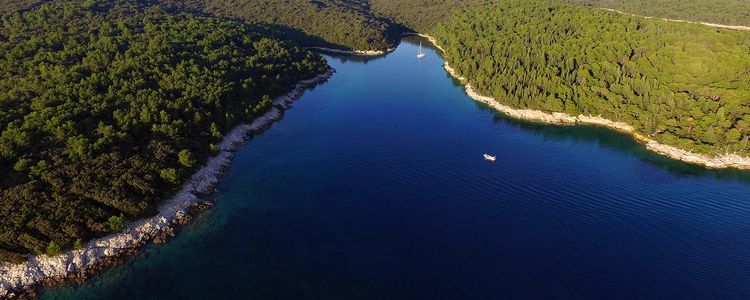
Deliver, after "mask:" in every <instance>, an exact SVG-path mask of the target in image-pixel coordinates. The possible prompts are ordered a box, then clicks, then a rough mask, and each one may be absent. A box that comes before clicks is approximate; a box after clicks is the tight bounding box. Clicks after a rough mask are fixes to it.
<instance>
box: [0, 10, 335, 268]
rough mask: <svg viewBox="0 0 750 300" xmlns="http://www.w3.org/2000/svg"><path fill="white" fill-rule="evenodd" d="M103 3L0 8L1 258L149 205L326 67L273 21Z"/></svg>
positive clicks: (76, 238)
mask: <svg viewBox="0 0 750 300" xmlns="http://www.w3.org/2000/svg"><path fill="white" fill-rule="evenodd" d="M101 9H102V6H99V5H96V3H94V2H93V1H84V2H83V3H81V2H78V1H76V2H72V3H54V4H45V5H42V6H41V7H39V8H36V9H34V10H31V11H29V12H24V13H19V14H13V15H11V16H8V17H5V18H2V19H0V54H2V56H1V57H0V73H1V75H0V76H2V80H0V173H1V174H3V176H2V177H0V260H7V259H19V258H20V255H19V254H26V253H39V252H45V251H48V250H50V249H51V251H54V252H59V250H60V247H62V248H70V247H73V246H75V245H76V244H79V245H80V241H81V240H85V239H88V238H90V237H92V236H96V235H100V234H104V233H106V232H109V231H111V230H115V227H117V226H119V225H118V224H121V220H122V216H124V217H130V218H132V217H137V216H143V215H147V214H150V213H153V212H154V208H155V204H156V203H157V202H158V201H160V200H163V199H164V198H165V197H167V196H169V195H170V194H171V193H173V192H174V190H175V189H176V188H177V187H178V186H179V185H180V184H181V182H182V181H183V180H184V179H185V178H186V177H187V176H189V175H190V174H191V171H192V170H194V169H195V168H196V167H198V166H199V164H200V163H201V162H202V161H203V160H204V159H205V158H206V157H208V156H209V154H210V153H211V151H212V150H215V148H216V147H215V146H214V143H216V142H217V141H218V140H219V139H220V138H221V136H222V134H223V133H224V132H226V131H227V130H229V129H230V128H231V127H233V126H234V125H236V124H237V123H239V122H242V121H248V120H250V119H252V118H253V117H254V116H256V115H258V114H259V113H261V112H262V111H263V110H264V109H265V108H266V107H267V106H268V105H269V102H270V99H271V98H272V97H274V96H276V95H279V94H281V93H284V92H286V91H287V90H288V89H289V88H290V86H291V85H292V84H294V83H295V82H297V81H299V80H301V79H305V78H309V77H311V76H313V75H315V74H318V73H321V72H323V71H324V70H325V69H326V68H327V66H326V64H325V61H324V60H323V59H322V58H321V57H320V56H319V55H317V54H314V53H312V52H309V51H304V50H302V49H301V48H299V47H298V46H295V45H294V44H291V43H289V42H284V41H280V40H278V39H275V38H269V36H274V33H272V32H270V31H268V29H265V28H260V27H254V26H249V25H244V24H241V23H237V22H231V21H221V20H217V19H211V18H203V17H192V18H188V17H171V16H165V15H161V14H152V15H142V16H138V17H134V18H130V19H126V18H122V19H118V20H117V21H109V20H110V19H109V18H106V17H103V16H106V12H103V11H101ZM113 226H114V227H113Z"/></svg>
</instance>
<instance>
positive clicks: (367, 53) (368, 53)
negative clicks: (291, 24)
mask: <svg viewBox="0 0 750 300" xmlns="http://www.w3.org/2000/svg"><path fill="white" fill-rule="evenodd" d="M304 48H305V49H311V50H318V51H323V52H329V53H336V54H344V55H356V56H380V55H384V54H386V53H389V52H393V51H394V50H396V47H393V48H388V49H386V50H340V49H333V48H325V47H304Z"/></svg>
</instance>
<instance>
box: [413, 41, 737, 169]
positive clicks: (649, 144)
mask: <svg viewBox="0 0 750 300" xmlns="http://www.w3.org/2000/svg"><path fill="white" fill-rule="evenodd" d="M418 35H420V36H423V37H425V38H427V39H428V40H430V42H432V43H433V44H434V45H435V47H437V48H438V49H440V50H441V51H443V53H445V50H444V49H443V48H442V47H440V45H439V44H438V43H437V40H436V39H435V38H434V37H432V36H429V35H425V34H418ZM444 67H445V70H446V71H448V73H449V74H450V75H451V76H453V77H454V78H456V79H457V80H459V81H461V82H462V83H464V84H465V85H464V87H465V88H466V94H467V95H469V97H471V98H472V99H474V100H475V101H477V102H481V103H484V104H487V105H488V106H490V107H491V108H494V109H496V110H498V111H500V112H502V113H504V114H506V115H508V116H510V117H513V118H517V119H522V120H529V121H536V122H542V123H549V124H558V125H575V124H587V125H596V126H604V127H607V128H610V129H614V130H617V131H620V132H623V133H626V134H629V135H631V136H633V138H634V139H636V140H637V141H639V142H641V143H644V144H646V148H647V149H649V150H651V151H654V152H656V153H658V154H661V155H664V156H667V157H669V158H672V159H676V160H680V161H684V162H687V163H692V164H698V165H703V166H705V167H708V168H736V169H742V170H750V157H744V156H740V155H737V154H731V153H727V154H724V155H719V156H710V155H705V154H699V153H694V152H691V151H688V150H684V149H680V148H677V147H674V146H669V145H664V144H661V143H659V142H657V141H655V140H653V139H650V138H648V137H646V136H644V135H642V134H640V133H638V132H637V131H636V130H635V128H633V126H631V125H629V124H626V123H623V122H615V121H612V120H609V119H605V118H602V117H598V116H587V115H577V116H572V115H569V114H566V113H560V112H552V113H548V112H544V111H541V110H535V109H517V108H513V107H510V106H508V105H504V104H501V103H500V102H498V101H497V100H495V99H494V98H492V97H488V96H483V95H480V94H479V93H477V92H476V91H475V90H474V87H472V85H471V83H469V81H468V80H467V79H466V78H465V77H463V76H461V75H460V74H458V72H456V70H455V69H453V68H452V67H451V66H450V65H449V64H448V63H447V62H446V63H445V65H444Z"/></svg>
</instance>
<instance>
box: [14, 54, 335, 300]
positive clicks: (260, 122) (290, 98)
mask: <svg viewBox="0 0 750 300" xmlns="http://www.w3.org/2000/svg"><path fill="white" fill-rule="evenodd" d="M334 73H335V70H334V69H333V68H329V69H328V71H326V72H324V73H322V74H318V75H317V76H314V77H312V78H310V79H306V80H302V81H299V82H298V83H297V84H296V85H295V86H294V88H293V89H292V90H291V91H290V92H289V93H287V94H285V95H282V96H279V97H276V98H275V99H274V100H273V106H272V107H271V109H269V110H268V111H267V112H266V113H264V114H263V115H262V116H260V117H257V118H255V119H254V120H253V121H252V123H250V124H240V125H237V126H235V127H234V128H233V129H232V130H231V131H230V132H229V133H227V134H226V135H225V136H224V138H223V139H222V141H221V142H220V143H219V144H218V147H219V153H218V154H217V155H216V156H213V157H210V158H209V159H208V160H207V161H206V163H205V164H204V165H203V167H201V168H200V169H198V170H197V171H195V173H193V175H192V177H191V178H190V179H189V180H187V181H186V182H185V183H184V184H183V185H182V187H181V188H180V190H179V192H177V193H176V194H175V195H174V196H172V197H171V198H169V199H167V200H165V201H164V202H162V203H161V204H160V205H159V207H158V214H157V215H156V216H153V217H148V218H144V219H139V220H136V221H132V222H128V223H127V225H126V227H125V229H123V230H122V231H120V232H118V233H113V234H110V235H107V236H104V237H100V238H96V239H93V240H91V241H89V242H88V243H86V246H85V247H83V248H82V249H78V250H70V251H67V252H65V253H63V254H61V255H58V256H47V255H40V256H30V257H29V258H28V259H27V260H26V261H25V262H23V263H20V264H11V263H3V264H0V299H12V298H19V297H25V296H29V295H34V294H35V291H36V289H37V288H38V287H41V286H43V285H47V284H61V283H65V282H67V281H70V280H78V281H82V280H85V279H86V278H88V277H89V276H91V275H95V274H98V273H100V272H101V271H103V270H106V269H107V268H109V267H111V266H114V265H117V264H119V263H121V262H122V261H123V260H124V258H125V257H127V256H130V255H133V254H135V253H137V252H138V251H139V250H140V249H141V248H142V247H143V246H145V245H146V244H148V243H149V242H154V243H164V242H166V241H167V240H168V239H169V238H170V237H172V236H174V230H175V227H177V226H179V225H185V224H188V223H190V222H191V221H192V217H191V216H192V215H195V214H197V213H200V212H202V211H204V210H206V209H208V208H210V207H212V206H213V202H212V200H213V199H210V196H211V195H213V194H214V193H215V191H216V186H217V184H218V183H219V180H221V178H222V177H223V176H224V174H225V172H226V171H227V170H228V168H229V165H230V164H231V161H232V159H233V158H234V152H236V151H238V150H239V148H240V147H241V146H242V145H244V144H245V143H246V142H247V141H248V140H249V139H250V138H251V137H252V136H253V135H255V134H257V133H260V132H262V131H264V130H265V129H267V128H269V127H270V126H271V125H272V124H273V123H274V122H275V121H277V120H279V119H281V117H282V115H283V113H284V111H285V110H287V109H289V108H290V105H291V103H292V102H294V101H295V100H297V99H299V98H300V97H301V96H302V94H303V93H304V92H305V90H306V88H308V87H310V86H313V85H315V84H318V83H320V82H323V81H325V80H327V79H328V78H330V77H331V76H332V75H333V74H334Z"/></svg>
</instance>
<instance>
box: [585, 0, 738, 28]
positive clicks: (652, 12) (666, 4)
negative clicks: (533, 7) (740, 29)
mask: <svg viewBox="0 0 750 300" xmlns="http://www.w3.org/2000/svg"><path fill="white" fill-rule="evenodd" d="M570 1H571V2H573V3H582V4H587V5H591V6H596V7H605V8H611V9H616V10H620V11H624V12H627V13H631V14H636V15H641V16H653V17H660V18H669V19H681V20H689V21H700V22H711V23H719V24H729V25H745V26H750V1H748V0H637V1H633V0H570Z"/></svg>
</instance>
